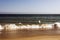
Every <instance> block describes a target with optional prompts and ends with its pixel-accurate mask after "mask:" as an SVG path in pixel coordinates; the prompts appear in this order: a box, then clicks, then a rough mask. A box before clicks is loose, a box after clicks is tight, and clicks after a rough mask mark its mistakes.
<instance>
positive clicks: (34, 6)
mask: <svg viewBox="0 0 60 40" xmlns="http://www.w3.org/2000/svg"><path fill="white" fill-rule="evenodd" d="M0 12H33V13H60V0H0Z"/></svg>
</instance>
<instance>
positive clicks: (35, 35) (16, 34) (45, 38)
mask: <svg viewBox="0 0 60 40" xmlns="http://www.w3.org/2000/svg"><path fill="white" fill-rule="evenodd" d="M0 40H60V30H56V31H54V30H47V31H40V30H22V31H21V30H18V31H10V32H7V31H2V32H0Z"/></svg>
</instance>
